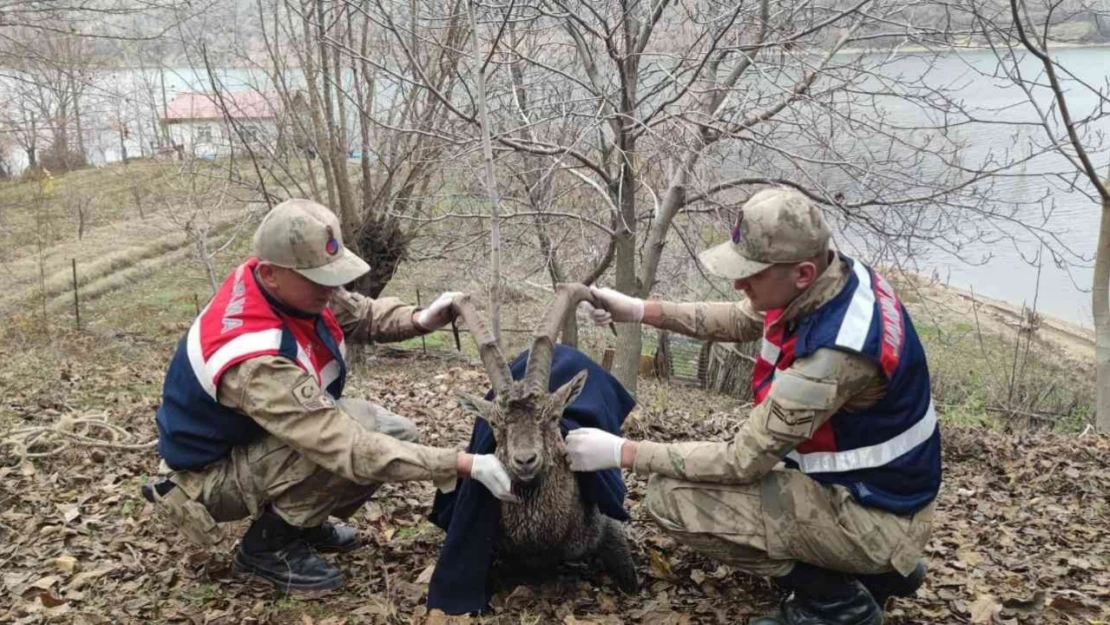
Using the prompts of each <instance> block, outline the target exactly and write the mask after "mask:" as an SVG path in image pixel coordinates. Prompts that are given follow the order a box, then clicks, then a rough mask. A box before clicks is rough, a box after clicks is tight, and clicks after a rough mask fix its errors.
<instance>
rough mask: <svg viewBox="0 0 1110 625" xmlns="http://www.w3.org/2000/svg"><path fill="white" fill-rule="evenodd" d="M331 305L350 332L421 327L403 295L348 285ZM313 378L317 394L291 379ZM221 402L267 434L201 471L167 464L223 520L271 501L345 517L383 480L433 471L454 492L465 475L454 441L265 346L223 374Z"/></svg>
mask: <svg viewBox="0 0 1110 625" xmlns="http://www.w3.org/2000/svg"><path fill="white" fill-rule="evenodd" d="M331 306H332V310H333V311H334V312H335V313H336V316H337V317H338V318H339V322H340V324H341V325H342V326H343V331H344V333H345V334H346V335H347V337H348V338H349V339H351V340H352V342H356V343H357V342H369V341H395V340H401V339H404V338H407V337H409V336H416V335H418V334H419V333H420V331H419V330H418V329H416V328H415V327H413V324H412V313H413V311H414V308H412V307H408V306H402V305H401V303H400V301H399V300H397V299H395V298H383V299H378V300H371V299H369V298H366V297H362V296H360V295H357V294H354V293H348V292H346V291H343V290H339V291H337V292H336V295H335V297H334V298H333V300H332V304H331ZM305 384H307V385H309V388H311V389H313V391H314V392H313V393H312V394H311V395H308V396H305V395H302V394H300V393H298V394H294V393H293V392H292V390H291V389H295V388H301V387H302V385H305ZM218 398H219V401H220V403H221V404H223V405H224V406H227V407H228V408H231V409H233V410H235V411H237V412H241V413H243V414H245V415H247V416H249V417H251V418H252V419H253V420H254V421H256V422H257V423H258V424H259V425H261V426H262V427H263V428H264V429H265V430H266V431H267V432H268V434H269V435H268V436H266V437H265V438H263V439H261V440H259V441H256V442H254V443H252V444H251V445H249V446H247V447H239V448H236V449H234V450H233V451H232V454H231V456H229V457H228V458H225V459H224V460H222V461H220V462H217V463H214V464H212V465H209V466H208V467H206V468H205V469H204V470H203V471H177V472H169V470H168V467H166V466H165V464H164V463H163V465H162V467H163V472H164V473H165V474H166V475H167V476H168V477H169V478H170V479H171V480H172V481H173V482H174V483H176V484H177V485H178V486H179V487H181V489H182V490H183V491H184V492H185V494H187V495H188V497H189V498H190V499H192V500H196V501H199V502H200V503H202V504H203V505H204V507H205V508H206V509H207V510H208V512H209V513H210V514H211V515H212V518H213V520H215V521H216V522H224V521H233V520H236V519H241V518H245V517H248V516H250V517H257V515H258V512H259V510H260V509H261V508H262V504H264V503H270V504H271V505H272V506H273V507H274V508H275V510H277V511H278V513H279V514H281V516H282V517H283V518H285V519H286V520H287V521H289V522H290V523H292V524H294V525H297V526H302V527H310V526H314V525H319V524H320V523H322V522H323V521H324V520H325V519H326V518H327V517H328V515H329V514H332V515H335V516H338V517H342V518H345V517H347V516H349V515H350V514H352V513H354V512H355V511H357V510H358V508H359V506H361V504H362V503H363V502H365V501H366V500H367V499H368V498H369V497H370V495H372V494H373V493H374V491H375V490H376V489H377V487H378V486H379V485H380V483H381V482H389V481H405V480H424V479H427V480H432V481H433V482H434V483H435V485H436V486H437V487H438V488H439V489H441V490H443V491H445V492H449V491H450V490H452V489H453V488H454V487H455V479H456V477H457V473H456V469H455V454H456V452H455V451H454V450H451V449H437V448H433V447H425V446H422V445H417V444H415V443H417V442H418V441H419V439H420V433H419V432H418V431H417V429H416V426H415V425H414V424H413V423H412V421H410V420H409V419H406V418H405V417H401V416H398V415H396V414H393V413H392V412H390V411H389V410H387V409H385V408H383V407H381V406H378V405H376V404H373V403H371V402H368V401H365V400H362V399H353V398H343V399H341V400H339V402H338V405H336V402H332V401H329V400H327V399H326V395H325V394H324V392H323V390H322V389H320V387H319V385H318V384H317V383H316V381H315V379H313V378H312V376H310V375H308V374H307V373H306V372H305V371H304V370H303V369H301V368H299V367H297V366H296V365H294V364H292V363H291V362H289V361H288V360H286V359H283V358H279V357H276V356H262V357H258V358H253V359H250V360H246V361H244V362H242V363H240V364H238V365H235V366H234V367H232V368H231V369H229V370H228V371H227V372H226V373H225V374H224V375H223V377H222V378H221V380H220V385H219V391H218Z"/></svg>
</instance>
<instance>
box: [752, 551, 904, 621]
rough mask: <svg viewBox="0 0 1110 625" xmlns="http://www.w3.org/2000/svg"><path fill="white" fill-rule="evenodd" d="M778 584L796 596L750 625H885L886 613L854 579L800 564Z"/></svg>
mask: <svg viewBox="0 0 1110 625" xmlns="http://www.w3.org/2000/svg"><path fill="white" fill-rule="evenodd" d="M775 581H776V582H778V584H779V586H781V587H783V588H784V589H787V590H792V591H793V594H791V595H790V597H788V598H787V599H786V600H785V601H783V602H782V605H781V607H780V608H779V610H778V611H777V612H775V613H774V614H769V615H767V616H762V617H760V618H757V619H754V620H752V621H750V622H749V625H882V622H883V612H882V609H881V608H880V607H879V606H878V605H877V604H876V603H875V600H874V599H873V598H872V597H871V593H869V592H867V588H865V587H864V586H863V584H861V583H860V582H859V580H857V579H856V578H855V577H854V576H852V575H848V574H846V573H839V572H836V571H830V570H827V569H822V568H818V567H816V566H811V565H808V564H804V563H802V562H799V563H797V564H795V565H794V569H793V570H792V571H790V573H789V574H787V575H785V576H783V577H780V578H778V579H776V580H775Z"/></svg>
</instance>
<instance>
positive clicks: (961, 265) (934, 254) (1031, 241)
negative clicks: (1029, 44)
mask: <svg viewBox="0 0 1110 625" xmlns="http://www.w3.org/2000/svg"><path fill="white" fill-rule="evenodd" d="M1054 56H1055V58H1056V59H1057V60H1058V61H1059V63H1060V64H1062V65H1063V66H1064V67H1065V68H1066V69H1068V70H1070V71H1071V72H1072V73H1074V75H1075V76H1076V78H1078V79H1080V80H1082V81H1084V82H1086V83H1087V84H1090V85H1093V86H1095V87H1096V88H1097V87H1102V88H1103V90H1104V93H1107V92H1108V91H1110V90H1107V89H1106V86H1107V83H1108V79H1110V48H1074V49H1062V50H1059V51H1056V52H1055V54H1054ZM906 62H907V64H913V63H914V62H915V61H914V60H912V59H909V60H907V61H906ZM916 62H919V63H920V62H922V61H920V60H919V61H916ZM995 63H996V61H995V58H994V56H993V54H992V53H990V52H988V51H975V52H965V53H962V54H960V55H959V56H958V57H951V58H945V59H943V61H942V63H941V64H939V65H938V66H937V67H936V69H935V70H934V71H932V72H930V76H933V77H934V78H933V79H935V80H937V81H938V82H937V83H933V82H932V80H933V79H931V80H930V84H953V83H955V84H962V87H961V88H960V89H959V90H958V91H957V93H958V94H959V95H961V96H962V97H963V98H964V100H965V103H966V104H967V105H969V106H976V107H980V108H981V109H983V110H993V111H996V112H995V113H993V116H994V118H995V119H1006V120H1011V119H1021V120H1026V121H1028V120H1033V119H1035V118H1036V116H1035V111H1034V109H1033V108H1032V107H1031V106H1028V105H1022V106H1014V107H1010V105H1011V104H1012V103H1014V102H1021V101H1022V98H1023V95H1024V94H1022V93H1021V92H1019V91H1017V90H1016V89H1015V88H1013V87H1012V86H1008V85H1006V83H1005V82H1004V80H1002V79H995V80H992V79H989V78H984V77H982V76H980V75H978V74H977V73H976V72H975V71H974V70H985V71H989V70H990V69H991V68H993V67H994V65H995ZM1022 69H1023V72H1025V73H1026V76H1034V75H1036V74H1035V73H1034V70H1035V69H1037V68H1036V67H1035V65H1034V64H1033V63H1032V62H1027V63H1024V64H1023V65H1022ZM1040 95H1041V97H1039V98H1038V100H1039V101H1040V102H1041V105H1042V106H1044V107H1045V108H1046V109H1047V108H1048V107H1049V106H1051V104H1052V103H1051V101H1050V99H1049V98H1048V94H1047V92H1045V93H1042V94H1040ZM1107 103H1110V102H1103V103H1102V104H1103V105H1104V106H1105V104H1107ZM1068 104H1069V109H1070V110H1071V113H1072V115H1073V117H1074V118H1075V119H1077V120H1078V119H1083V118H1084V117H1086V116H1088V115H1091V114H1092V113H1096V112H1097V110H1098V108H1099V97H1098V96H1096V95H1095V94H1092V93H1091V92H1090V91H1088V90H1085V89H1081V88H1078V87H1077V86H1076V85H1075V84H1074V83H1073V84H1071V85H1070V86H1069V87H1068ZM901 113H902V114H903V117H904V118H907V119H908V118H909V117H912V116H911V115H908V114H906V113H905V111H902V112H901ZM984 117H987V118H988V119H990V118H991V114H985V115H984ZM952 132H953V133H954V134H955V135H958V136H959V137H960V138H963V139H966V140H968V144H969V146H970V148H971V150H970V153H969V154H968V156H969V161H967V162H970V160H971V159H974V158H975V157H978V156H982V155H984V154H986V153H987V152H989V151H992V150H993V151H994V153H996V154H997V153H998V152H999V151H1000V150H1002V149H1004V148H1006V147H1008V146H1012V145H1014V144H1015V143H1019V142H1023V141H1025V140H1028V139H1029V138H1030V137H1033V138H1035V139H1036V140H1037V141H1039V142H1040V143H1042V144H1043V143H1044V142H1045V137H1046V135H1045V133H1044V132H1043V130H1037V129H1035V128H1032V127H1027V128H1026V129H1025V130H1023V131H1021V132H1016V131H1015V128H1014V127H1013V126H1006V125H992V124H977V125H970V126H965V127H960V128H957V129H954V130H953V131H952ZM1087 133H1088V134H1087V145H1089V146H1098V147H1097V150H1095V151H1094V152H1093V153H1092V161H1093V163H1094V164H1095V166H1096V167H1097V169H1098V171H1099V173H1100V175H1103V176H1107V177H1110V151H1108V150H1107V147H1110V146H1107V142H1106V136H1107V135H1108V134H1110V118H1103V119H1100V120H1097V121H1095V122H1094V123H1092V124H1089V126H1088V128H1087ZM1047 172H1069V173H1071V174H1073V175H1074V169H1073V168H1071V169H1069V165H1068V163H1067V162H1066V161H1065V160H1064V159H1063V158H1062V157H1060V156H1059V155H1051V156H1043V157H1040V158H1038V159H1036V160H1034V161H1031V162H1029V163H1028V164H1027V165H1026V166H1024V167H1021V168H1018V170H1016V171H1015V172H1014V173H1023V174H1035V173H1047ZM1069 180H1070V179H1069ZM1076 184H1077V185H1078V186H1079V187H1080V188H1081V189H1083V190H1086V191H1087V192H1088V193H1093V187H1091V186H1090V184H1089V183H1087V182H1086V181H1085V180H1084V179H1082V178H1080V179H1079V180H1078V181H1077V182H1076ZM992 196H997V197H998V198H999V199H1000V200H1021V201H1026V202H1032V201H1033V200H1035V199H1037V198H1042V197H1043V198H1047V200H1046V201H1045V202H1043V203H1038V204H1036V205H1028V206H1025V207H1022V208H1020V209H1017V210H1016V212H1014V213H1013V214H1012V215H1011V214H1007V215H1006V217H1005V218H1000V217H997V216H995V217H993V218H989V219H988V218H985V217H984V218H981V219H979V220H978V223H980V224H983V225H984V229H985V237H984V238H983V240H980V241H974V242H970V243H968V244H966V245H965V246H964V247H962V249H960V251H959V254H958V255H959V256H960V257H962V260H961V259H957V258H955V257H954V256H953V255H952V254H950V253H945V252H943V251H941V250H938V249H936V248H935V247H932V246H920V249H919V253H918V255H917V258H916V264H917V265H918V270H919V271H921V272H923V273H925V274H926V275H929V274H933V275H937V276H939V277H940V279H941V280H945V281H950V283H951V284H953V285H955V286H959V287H962V288H965V289H967V288H974V290H975V292H976V293H981V294H984V295H987V296H989V297H993V298H996V299H1000V300H1004V301H1008V302H1011V303H1013V304H1016V305H1021V304H1022V303H1025V304H1026V305H1028V306H1032V305H1033V303H1034V300H1035V299H1036V306H1037V309H1038V311H1040V312H1043V313H1044V314H1047V315H1050V316H1054V317H1059V318H1061V319H1064V320H1067V321H1070V322H1072V323H1076V324H1079V325H1083V326H1086V327H1093V326H1094V321H1093V318H1092V315H1091V296H1090V287H1091V280H1092V273H1093V271H1092V267H1093V258H1094V251H1095V244H1096V241H1097V238H1098V224H1099V216H1100V210H1101V208H1100V205H1099V204H1098V203H1096V202H1095V201H1092V200H1091V199H1090V198H1089V197H1088V196H1087V195H1085V194H1084V193H1082V192H1080V191H1079V190H1075V189H1070V188H1069V185H1068V181H1065V180H1061V179H1058V178H1050V179H1043V178H1038V177H1020V176H1019V177H1012V178H1006V179H1001V180H996V181H995V182H994V187H993V193H992ZM1018 222H1021V223H1024V224H1026V225H1035V226H1037V231H1036V232H1030V231H1029V230H1028V229H1027V228H1023V227H1021V226H1019V225H1018ZM968 261H970V262H968ZM1038 265H1039V279H1038Z"/></svg>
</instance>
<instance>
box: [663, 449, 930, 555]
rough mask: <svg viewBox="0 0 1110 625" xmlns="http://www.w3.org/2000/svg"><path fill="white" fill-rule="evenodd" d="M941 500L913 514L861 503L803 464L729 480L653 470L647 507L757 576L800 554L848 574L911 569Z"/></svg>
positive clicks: (667, 527) (683, 536)
mask: <svg viewBox="0 0 1110 625" xmlns="http://www.w3.org/2000/svg"><path fill="white" fill-rule="evenodd" d="M935 505H936V504H935V502H934V503H931V504H929V506H928V507H926V508H924V509H922V510H921V511H919V512H918V513H916V514H913V515H910V516H899V515H896V514H892V513H889V512H886V511H883V510H877V509H875V508H866V507H864V506H861V505H859V504H858V503H856V501H855V499H853V498H852V495H851V494H850V493H849V491H848V489H846V488H844V487H842V486H829V485H824V484H821V483H820V482H818V481H817V480H814V479H812V478H810V477H808V476H806V475H805V474H803V473H801V472H799V471H791V470H776V471H771V472H770V473H768V474H767V475H766V476H764V477H763V479H762V480H760V481H759V482H757V483H753V484H742V485H724V484H707V483H694V482H686V481H683V480H678V479H673V478H669V477H663V476H660V475H653V476H652V477H651V479H650V480H649V481H648V487H647V499H646V508H647V510H648V513H649V514H650V515H651V516H652V517H653V518H654V519H655V521H656V522H657V523H658V524H659V526H660V527H661V528H662V529H663V530H664V531H665V532H666V533H667V534H669V535H670V536H672V537H673V538H675V540H677V541H679V542H681V543H683V544H685V545H687V546H689V547H690V548H692V549H695V550H696V551H700V552H702V553H704V554H705V555H707V556H709V557H711V558H714V559H717V560H721V561H723V562H725V563H727V564H729V565H732V566H734V567H736V568H738V569H740V570H743V571H745V572H748V573H751V574H753V575H761V576H767V577H780V576H782V575H786V574H787V573H789V572H790V570H791V569H792V568H793V567H794V563H795V562H796V561H801V562H806V563H808V564H811V565H814V566H819V567H822V568H825V569H832V570H837V571H843V572H847V573H864V574H867V573H884V572H888V571H891V570H896V571H898V572H900V573H902V574H903V575H907V574H909V573H910V571H912V570H913V568H914V566H915V565H916V562H917V559H918V558H919V557H920V556H921V553H922V551H923V549H924V547H925V543H926V542H927V541H928V540H929V536H930V534H931V533H932V527H933V511H934V508H935Z"/></svg>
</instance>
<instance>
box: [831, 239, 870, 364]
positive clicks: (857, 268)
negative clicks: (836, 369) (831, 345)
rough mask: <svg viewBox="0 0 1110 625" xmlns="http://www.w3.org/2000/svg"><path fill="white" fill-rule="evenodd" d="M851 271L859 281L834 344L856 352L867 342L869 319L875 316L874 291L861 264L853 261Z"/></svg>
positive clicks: (868, 275)
mask: <svg viewBox="0 0 1110 625" xmlns="http://www.w3.org/2000/svg"><path fill="white" fill-rule="evenodd" d="M852 271H854V272H855V274H856V277H857V278H858V279H859V284H857V285H856V292H855V293H853V294H852V301H851V302H849V304H848V311H847V312H845V313H844V321H843V322H842V323H841V324H840V331H839V332H837V334H836V344H837V345H839V346H841V347H847V348H849V349H851V350H854V351H857V352H858V351H862V350H863V344H864V343H865V342H867V333H868V331H869V330H871V318H872V317H874V316H875V291H873V290H872V289H871V274H870V273H869V272H868V271H867V267H864V266H863V263H861V262H859V261H858V260H857V261H853V263H852Z"/></svg>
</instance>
